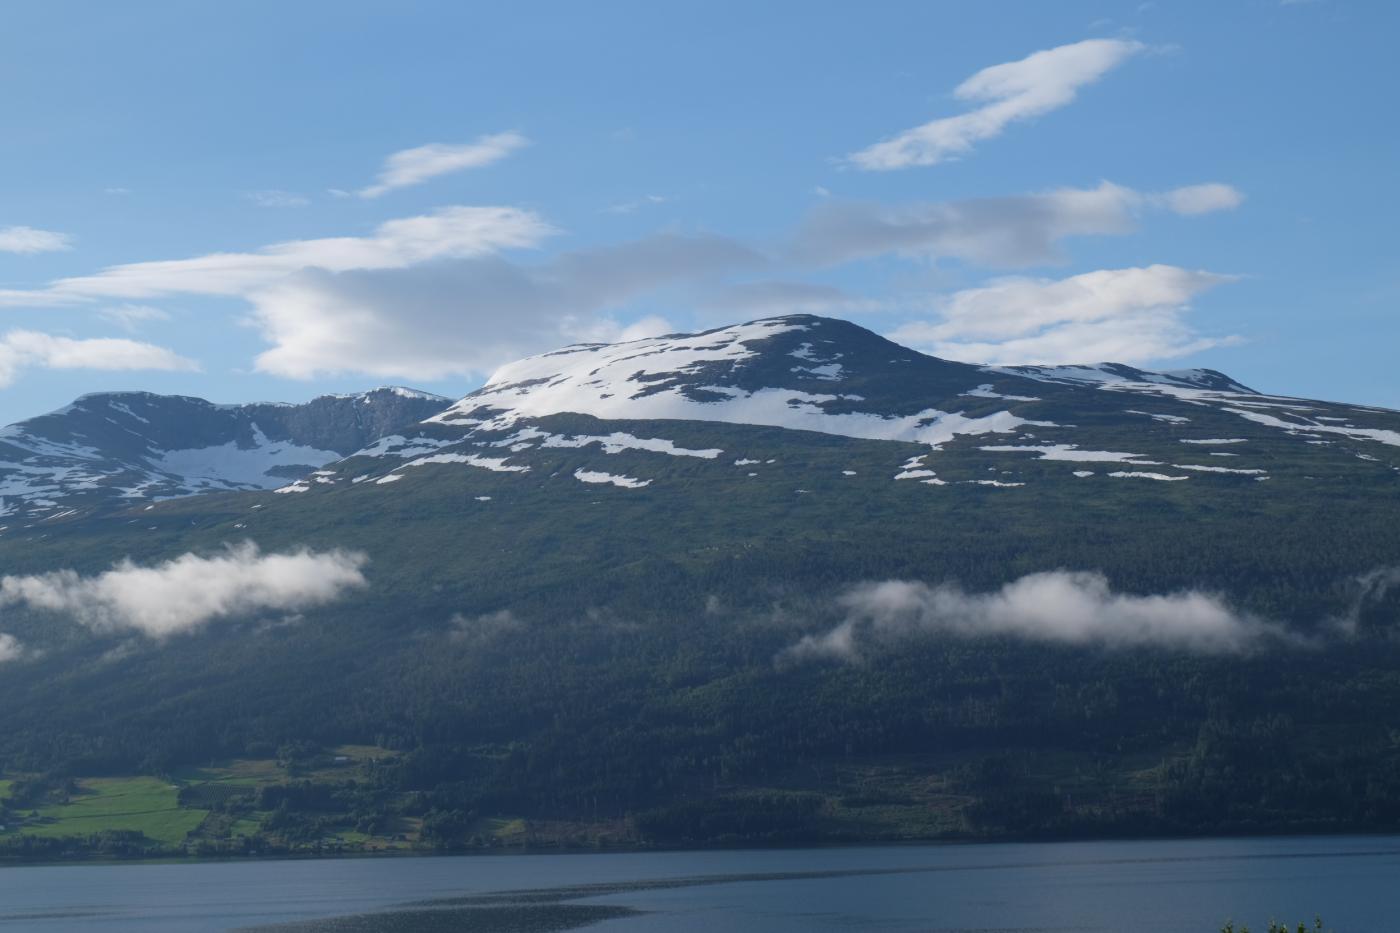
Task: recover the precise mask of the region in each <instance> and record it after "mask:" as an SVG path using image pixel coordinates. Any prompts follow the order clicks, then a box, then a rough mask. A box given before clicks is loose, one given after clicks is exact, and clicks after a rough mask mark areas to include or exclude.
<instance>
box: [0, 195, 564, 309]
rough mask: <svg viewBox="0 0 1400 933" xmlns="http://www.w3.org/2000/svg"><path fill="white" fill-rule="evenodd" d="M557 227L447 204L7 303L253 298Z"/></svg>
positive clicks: (157, 264)
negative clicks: (320, 274) (358, 230)
mask: <svg viewBox="0 0 1400 933" xmlns="http://www.w3.org/2000/svg"><path fill="white" fill-rule="evenodd" d="M554 232H555V230H554V228H553V227H551V226H550V225H549V224H547V223H545V222H544V220H542V219H541V218H540V217H539V216H538V215H536V214H535V213H533V212H531V211H524V210H519V209H517V208H513V207H446V208H442V209H441V210H437V211H434V212H433V213H431V214H422V215H419V216H415V217H404V218H400V219H397V220H390V221H386V222H385V223H383V224H380V226H379V227H378V228H377V229H376V230H375V232H374V234H373V235H371V236H364V237H325V238H322V239H314V240H290V241H288V242H285V243H274V244H273V245H271V246H265V247H263V248H262V249H259V250H256V251H254V252H250V253H209V254H207V255H204V256H196V257H194V258H191V259H172V260H157V261H154V262H135V263H128V264H125V265H119V266H110V267H108V268H106V269H103V270H102V271H101V272H98V273H96V274H94V275H87V276H77V277H73V278H67V279H59V280H58V281H56V282H54V283H52V284H51V285H49V286H48V288H46V289H41V290H37V291H15V290H11V291H7V292H0V305H3V304H10V305H24V304H54V303H65V302H67V303H72V302H81V301H88V300H92V299H98V298H127V299H142V298H156V297H160V296H162V295H175V294H182V293H184V294H198V295H246V294H248V293H249V292H251V291H253V290H255V289H258V288H264V287H266V286H268V285H270V284H272V283H274V282H276V281H278V280H280V279H283V278H286V277H287V276H289V275H291V274H292V273H295V272H298V271H300V270H302V269H309V268H317V269H324V270H327V271H330V272H343V271H347V270H351V269H402V268H404V267H406V266H411V265H416V264H418V263H423V262H429V261H431V260H436V259H460V258H465V257H472V256H482V255H486V254H488V253H492V252H496V251H497V250H501V249H510V248H523V247H532V246H535V245H537V244H538V243H539V242H540V241H541V240H542V239H544V238H545V237H546V236H548V235H550V234H552V233H554Z"/></svg>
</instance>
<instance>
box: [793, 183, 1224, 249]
mask: <svg viewBox="0 0 1400 933" xmlns="http://www.w3.org/2000/svg"><path fill="white" fill-rule="evenodd" d="M1229 193H1233V194H1234V197H1235V198H1237V199H1238V198H1240V197H1242V196H1241V195H1239V193H1238V192H1235V190H1234V189H1233V188H1230V187H1229V186H1228V185H1220V184H1207V185H1193V186H1191V187H1188V188H1178V189H1176V190H1175V191H1169V192H1164V193H1147V194H1144V193H1142V192H1139V191H1134V190H1133V189H1132V188H1126V187H1124V186H1122V185H1115V184H1113V183H1112V182H1108V181H1104V182H1100V183H1099V185H1098V186H1097V187H1094V188H1059V189H1056V190H1054V191H1046V192H1041V193H1038V194H1024V195H1012V196H1009V197H1001V198H973V199H969V200H964V201H943V202H935V203H932V204H903V205H896V206H889V205H883V204H875V203H870V202H864V201H830V202H826V203H823V204H821V205H820V206H818V207H817V208H815V209H814V210H812V211H811V212H810V213H809V214H808V215H807V216H806V217H805V218H804V219H803V221H802V222H801V223H800V224H799V225H798V228H797V232H796V235H795V242H794V244H793V247H792V252H793V257H794V258H795V259H796V260H798V261H800V262H805V263H812V264H817V265H835V264H839V263H843V262H849V261H851V260H854V259H863V258H868V257H871V256H879V255H884V254H888V253H896V254H900V255H904V256H908V257H912V258H925V259H939V258H950V259H959V260H962V261H964V262H970V263H976V264H978V265H983V266H991V267H1000V268H1015V267H1025V266H1034V265H1044V264H1047V263H1054V262H1058V261H1060V260H1061V259H1062V258H1063V256H1062V254H1061V252H1060V242H1061V241H1062V240H1065V239H1067V238H1069V237H1076V236H1116V235H1122V234H1127V233H1131V232H1132V231H1133V230H1134V229H1135V228H1136V225H1137V217H1138V215H1139V214H1140V213H1141V212H1142V211H1143V210H1144V209H1147V208H1159V209H1166V210H1175V211H1177V212H1178V213H1204V212H1205V210H1210V209H1217V210H1218V209H1220V208H1221V207H1223V206H1224V204H1225V201H1226V200H1227V199H1228V197H1229ZM1235 203H1238V200H1236V202H1235Z"/></svg>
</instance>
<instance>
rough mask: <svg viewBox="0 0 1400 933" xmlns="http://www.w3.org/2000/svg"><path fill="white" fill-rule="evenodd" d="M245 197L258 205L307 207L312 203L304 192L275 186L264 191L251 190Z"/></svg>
mask: <svg viewBox="0 0 1400 933" xmlns="http://www.w3.org/2000/svg"><path fill="white" fill-rule="evenodd" d="M244 197H245V198H247V199H248V200H249V201H252V202H253V203H254V204H256V205H257V206H258V207H274V208H275V207H306V206H307V205H308V204H310V203H311V199H310V198H308V197H307V196H306V195H304V194H296V193H295V192H292V191H279V190H277V189H275V188H269V189H267V190H264V191H249V192H248V193H247V194H245V195H244Z"/></svg>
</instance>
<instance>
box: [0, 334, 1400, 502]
mask: <svg viewBox="0 0 1400 933" xmlns="http://www.w3.org/2000/svg"><path fill="white" fill-rule="evenodd" d="M763 431H766V432H768V433H767V434H766V435H764V436H765V438H766V440H765V444H768V445H769V446H770V447H771V446H772V445H773V443H774V440H773V439H774V438H775V437H776V438H779V439H780V440H779V442H778V446H779V447H780V448H784V449H786V450H787V451H788V452H789V453H790V452H791V451H794V450H801V451H804V453H803V454H802V456H801V457H795V458H794V459H803V458H805V457H806V456H807V452H810V451H811V449H812V445H813V444H815V443H818V442H817V441H815V440H814V438H817V437H826V438H842V439H845V441H847V442H849V443H851V444H852V445H857V444H858V445H859V447H858V448H857V447H856V446H852V447H851V448H850V449H851V458H850V459H851V462H849V463H847V464H844V465H842V468H841V469H839V470H838V474H839V475H841V476H843V477H847V478H852V477H856V476H860V477H861V478H862V482H864V481H878V482H881V483H889V482H891V481H907V480H916V481H918V482H919V483H921V484H923V485H925V486H929V487H953V486H958V485H975V486H983V487H989V488H996V489H1005V490H1011V489H1016V488H1022V487H1032V488H1039V489H1042V490H1043V489H1045V488H1048V487H1051V486H1054V487H1056V488H1061V487H1062V486H1063V484H1068V485H1069V486H1070V487H1074V489H1075V491H1074V492H1073V493H1071V495H1075V496H1082V495H1086V494H1090V495H1092V494H1093V493H1094V492H1095V491H1096V489H1097V488H1098V486H1097V485H1096V484H1098V483H1103V482H1109V483H1112V484H1114V485H1115V486H1120V485H1122V483H1123V481H1142V480H1152V481H1157V482H1155V483H1150V484H1149V485H1153V486H1155V485H1159V484H1160V483H1164V482H1165V483H1181V484H1182V486H1183V488H1196V487H1201V486H1206V485H1213V486H1221V485H1222V484H1225V485H1232V484H1233V486H1235V487H1237V488H1240V489H1243V488H1245V487H1246V486H1252V485H1254V484H1257V483H1262V482H1264V481H1267V480H1280V481H1283V482H1287V483H1291V482H1299V483H1305V482H1311V481H1313V480H1314V479H1316V477H1318V476H1346V477H1355V478H1357V479H1360V480H1362V481H1370V480H1376V481H1384V482H1391V483H1393V482H1395V481H1397V479H1400V413H1396V412H1390V411H1385V410H1381V409H1374V408H1367V407H1361V406H1347V405H1339V404H1335V403H1329V402H1316V401H1308V400H1301V399H1294V398H1288V397H1283V396H1273V395H1265V394H1261V393H1259V392H1257V391H1255V390H1253V389H1251V388H1249V387H1248V386H1245V385H1243V384H1241V383H1240V382H1238V381H1236V380H1234V379H1231V378H1230V377H1229V376H1226V375H1225V374H1223V373H1219V372H1215V371H1213V370H1184V371H1174V372H1152V371H1147V370H1142V369H1137V368H1134V367H1130V366H1124V365H1121V364H1115V363H1098V364H1092V365H1083V366H1057V367H1050V366H1018V367H989V366H976V365H971V364H967V363H958V362H950V361H947V360H941V359H937V358H934V357H930V356H927V355H924V354H921V353H918V352H916V351H913V350H910V349H908V348H906V347H902V346H900V345H898V344H896V343H893V342H891V341H889V340H886V339H885V338H883V337H880V336H878V335H876V334H874V333H872V332H870V331H868V330H865V329H864V328H861V327H859V326H857V325H854V324H851V323H849V322H846V321H841V320H835V319H831V318H822V317H816V316H812V315H791V316H785V317H777V318H770V319H765V320H759V321H753V322H750V323H746V324H739V325H734V326H730V327H722V328H717V329H714V330H710V331H705V332H703V333H698V334H672V335H667V336H664V337H655V338H648V339H644V340H634V341H629V342H625V343H617V344H583V345H576V346H570V347H565V348H563V349H560V350H557V351H554V352H550V353H544V354H541V355H539V356H533V357H529V358H526V359H523V360H519V361H517V362H514V363H511V364H508V365H506V366H503V367H501V368H500V369H499V370H498V371H497V372H496V373H494V374H493V375H492V376H491V378H490V379H489V380H488V381H487V383H486V384H485V385H484V386H483V387H482V388H480V389H478V390H477V391H475V392H473V393H471V394H470V395H467V396H466V397H464V398H462V399H460V400H458V401H457V402H455V403H452V402H450V401H449V400H448V399H444V398H439V397H436V396H429V395H425V394H423V393H417V392H412V391H410V390H405V389H377V390H375V391H373V392H369V393H365V394H364V395H359V396H327V397H324V398H320V399H316V400H314V401H312V402H309V403H307V404H305V405H295V406H289V405H243V406H219V405H213V404H211V403H208V402H204V401H201V400H198V399H189V398H176V397H161V396H153V395H145V394H141V393H121V394H109V395H94V396H87V397H84V398H82V399H79V400H78V401H77V402H75V403H74V404H73V405H71V406H69V407H68V408H66V409H63V410H62V411H60V412H55V413H53V414H51V415H45V416H43V417H40V418H35V419H31V420H30V421H26V422H23V423H21V424H18V425H14V426H11V427H10V428H6V429H4V431H3V432H0V496H3V497H4V508H5V509H6V511H7V513H14V512H15V511H16V510H20V509H24V510H26V511H33V510H40V511H45V510H46V511H47V512H48V514H49V515H51V516H52V515H55V514H63V513H64V512H66V511H67V510H69V509H81V508H85V507H88V506H91V505H94V504H112V503H117V504H129V503H130V502H132V501H133V500H143V499H164V498H172V497H179V496H188V495H192V494H195V493H201V492H216V491H228V490H269V489H271V490H275V491H276V492H279V493H305V492H309V491H312V490H315V491H316V492H317V493H318V494H322V493H333V492H335V491H336V490H338V489H342V488H348V487H351V486H356V487H358V486H361V485H366V484H367V487H369V488H379V487H384V486H389V485H391V484H396V483H399V482H400V481H401V480H404V479H406V478H407V477H409V476H410V475H412V476H415V477H425V476H431V475H440V474H439V473H437V472H435V470H436V471H441V470H448V471H457V472H460V471H464V470H465V471H467V472H468V473H472V474H476V475H483V474H484V473H487V472H490V473H497V474H501V475H503V476H508V477H514V478H515V479H516V480H518V481H520V482H525V483H535V482H543V481H545V480H556V479H558V478H563V479H565V480H567V482H569V483H571V484H572V483H574V481H577V483H581V484H584V485H583V486H576V487H575V488H579V489H582V488H586V487H588V486H595V487H596V486H612V487H615V488H621V489H634V490H635V489H642V488H647V487H651V488H652V489H653V491H655V490H657V489H660V488H663V487H665V486H667V485H668V484H670V483H672V482H673V481H674V482H676V483H677V484H681V483H682V480H683V482H684V483H690V482H692V481H693V480H695V479H696V477H697V475H698V474H696V473H695V472H694V470H695V469H696V468H697V465H699V466H700V467H702V468H703V469H706V470H709V471H710V472H709V473H708V474H704V475H705V476H706V478H707V479H709V480H712V481H714V482H718V483H721V484H724V483H732V482H742V481H748V480H753V479H757V478H760V477H762V476H764V474H765V472H772V470H774V469H776V466H775V465H776V464H777V463H778V462H779V461H780V460H782V459H783V458H781V457H775V456H773V452H772V451H771V450H770V451H769V452H768V453H766V454H764V455H762V456H759V455H758V454H756V453H755V452H754V451H753V450H752V449H750V448H751V447H752V445H753V443H754V441H753V438H754V436H755V432H763ZM774 431H777V432H779V433H778V434H777V435H774V434H773V433H772V432H774ZM823 443H827V445H828V447H829V442H823ZM823 449H826V448H823ZM871 458H874V459H873V461H872V459H871ZM856 460H860V463H857V462H856ZM872 463H875V464H878V466H874V467H873V468H872ZM683 466H684V468H683V469H682V467H683ZM422 468H435V470H434V469H426V470H425V469H422ZM785 469H788V470H789V471H790V473H789V475H790V477H791V479H792V486H793V488H794V489H798V490H801V491H808V490H809V489H810V487H811V486H812V485H813V484H814V483H815V482H816V479H817V477H814V476H811V475H807V474H803V473H801V472H797V471H792V468H785ZM677 470H680V472H679V473H678V472H677ZM1086 480H1088V481H1089V482H1085V481H1086ZM1188 481H1189V482H1188ZM412 485H414V484H408V486H412ZM850 485H851V484H850V483H848V484H847V486H850ZM857 485H859V484H857ZM900 485H905V484H904V483H903V482H901V483H900ZM1137 485H1141V483H1140V482H1138V483H1137ZM408 486H394V487H393V491H390V490H384V493H385V494H386V495H402V494H403V490H404V489H405V488H408ZM682 488H683V487H682V485H677V486H676V489H677V490H680V489H682ZM684 488H686V489H691V488H693V487H690V486H684ZM945 491H946V490H945ZM871 492H872V490H870V489H865V493H866V494H869V493H871ZM293 498H300V497H293ZM488 498H489V496H488ZM483 501H487V500H485V499H484V500H483Z"/></svg>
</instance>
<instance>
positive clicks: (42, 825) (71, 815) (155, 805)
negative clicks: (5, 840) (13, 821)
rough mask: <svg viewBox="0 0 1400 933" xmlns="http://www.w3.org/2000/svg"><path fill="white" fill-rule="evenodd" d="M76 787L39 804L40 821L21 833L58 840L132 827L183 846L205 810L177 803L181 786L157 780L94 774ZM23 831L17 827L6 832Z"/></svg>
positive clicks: (161, 840)
mask: <svg viewBox="0 0 1400 933" xmlns="http://www.w3.org/2000/svg"><path fill="white" fill-rule="evenodd" d="M78 788H79V792H78V793H77V794H74V795H73V796H72V797H71V798H70V799H69V801H68V802H67V803H63V804H54V805H51V806H45V807H41V808H39V811H38V813H39V820H38V821H32V820H31V821H28V822H26V824H25V825H24V826H23V828H22V831H23V832H24V833H26V834H28V835H31V836H39V837H45V838H55V837H61V836H86V835H89V834H91V833H97V832H102V831H103V830H134V831H136V832H140V833H143V834H144V835H146V836H147V837H148V838H150V839H154V840H156V841H158V842H162V843H165V844H166V845H179V844H180V843H182V842H184V840H185V836H186V834H188V833H189V832H190V831H191V830H193V829H195V828H196V827H197V826H199V824H200V822H201V821H202V820H203V819H204V816H205V813H206V812H207V811H205V810H189V809H184V808H182V807H181V806H180V805H179V803H178V802H177V801H176V793H177V788H176V787H175V786H173V785H171V784H168V783H166V782H165V781H162V780H159V779H157V778H151V777H132V778H90V779H87V780H83V781H80V782H79V783H78ZM19 831H21V829H20V828H19V827H16V828H14V829H11V830H9V831H8V832H10V833H15V832H19Z"/></svg>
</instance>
